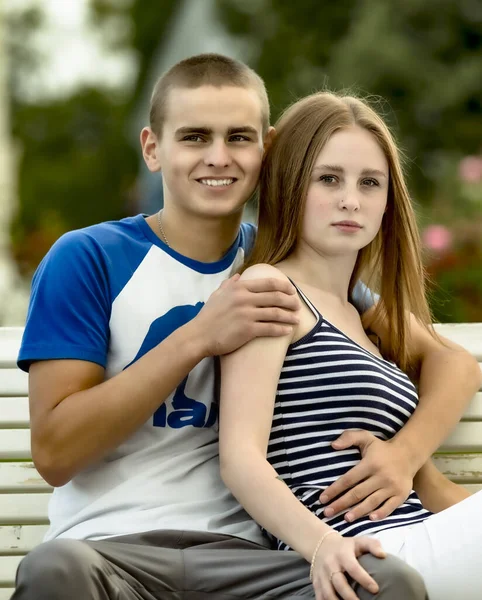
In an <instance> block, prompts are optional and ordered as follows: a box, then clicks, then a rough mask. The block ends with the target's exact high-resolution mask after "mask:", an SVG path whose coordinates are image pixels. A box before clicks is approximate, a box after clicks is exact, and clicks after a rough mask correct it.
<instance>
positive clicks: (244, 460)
mask: <svg viewBox="0 0 482 600" xmlns="http://www.w3.org/2000/svg"><path fill="white" fill-rule="evenodd" d="M267 271H269V272H267ZM263 276H264V277H284V275H282V274H281V273H280V272H279V271H278V270H277V269H274V267H269V266H267V265H255V266H254V267H251V268H250V269H248V270H246V271H245V273H243V278H256V277H263ZM292 337H293V336H292V335H287V336H284V337H281V338H257V339H255V340H253V341H251V342H249V343H248V344H246V345H244V346H243V347H241V348H240V349H238V350H237V351H236V352H233V353H231V354H228V355H226V356H223V357H222V358H221V405H220V432H219V443H220V445H219V453H220V464H221V476H222V478H223V481H224V482H225V484H226V485H227V486H228V487H229V488H230V490H231V491H232V493H233V494H234V496H235V497H236V498H237V499H238V500H239V502H240V503H241V504H242V505H243V507H244V508H245V509H246V510H247V512H248V513H249V514H250V515H251V516H252V517H253V518H254V519H255V520H256V521H257V522H258V523H259V524H260V525H262V526H263V527H264V528H266V529H267V530H268V531H269V532H270V533H272V534H273V535H274V536H276V537H277V538H278V539H281V540H283V541H284V542H286V543H287V544H289V545H290V546H291V547H292V548H293V549H294V550H296V551H297V552H299V553H300V554H301V555H302V556H303V557H304V558H305V559H306V560H307V561H308V562H311V561H312V558H313V554H314V553H316V564H315V561H314V560H313V567H312V568H313V572H314V577H313V581H314V585H315V589H317V587H316V586H318V589H320V590H321V589H324V590H328V591H327V593H331V594H332V593H333V587H332V582H331V577H330V575H331V574H332V573H334V572H346V573H349V574H350V575H351V576H352V577H353V578H354V579H355V580H356V581H358V582H359V583H360V584H361V585H362V586H363V587H365V588H366V589H369V590H370V591H372V593H376V590H377V585H376V583H375V581H374V580H373V579H372V578H371V577H370V576H369V575H368V573H367V572H366V571H365V570H364V569H363V568H362V567H361V565H360V564H359V563H358V561H357V560H356V557H357V556H359V555H360V554H363V553H365V552H371V553H372V554H374V555H375V556H379V557H383V556H384V553H383V551H382V550H381V546H380V545H379V544H378V543H373V542H376V540H374V539H372V538H366V537H358V538H343V537H341V536H340V535H338V534H337V535H332V536H331V535H330V537H329V538H327V541H326V543H323V544H322V547H321V548H320V545H319V542H320V541H321V539H322V536H324V535H325V534H326V533H328V532H332V531H333V530H332V529H331V528H330V527H329V526H328V525H326V524H325V523H323V521H322V520H320V519H318V517H316V515H314V514H313V513H311V512H310V511H309V510H308V509H307V508H306V507H305V506H303V504H301V503H300V502H299V501H298V499H297V498H296V497H295V496H294V495H293V493H292V492H291V490H290V489H289V488H288V486H286V485H285V483H283V481H281V480H279V479H277V473H276V471H275V470H274V469H273V467H272V466H271V465H270V464H269V462H268V461H267V459H266V452H267V447H268V441H269V436H270V431H271V424H272V419H273V407H274V402H275V397H276V390H277V386H278V380H279V375H280V371H281V368H282V365H283V362H284V358H285V355H286V351H287V349H288V346H289V344H290V343H291V339H292ZM342 585H344V586H346V588H345V589H343V590H338V591H339V592H340V593H341V594H342V597H343V598H347V599H351V598H353V599H354V598H356V596H355V595H354V593H353V591H352V590H351V589H350V588H349V586H348V583H347V582H346V580H345V579H344V578H343V583H342ZM327 597H328V596H327Z"/></svg>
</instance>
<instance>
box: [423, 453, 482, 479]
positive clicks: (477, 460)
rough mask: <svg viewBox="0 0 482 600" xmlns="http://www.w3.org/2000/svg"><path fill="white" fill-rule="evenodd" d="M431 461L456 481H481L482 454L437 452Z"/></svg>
mask: <svg viewBox="0 0 482 600" xmlns="http://www.w3.org/2000/svg"><path fill="white" fill-rule="evenodd" d="M433 461H434V463H435V465H436V467H437V468H438V469H439V471H441V472H442V473H443V474H444V475H445V476H446V477H448V478H449V479H451V480H452V481H455V482H456V483H464V484H466V483H482V454H439V455H437V456H434V458H433Z"/></svg>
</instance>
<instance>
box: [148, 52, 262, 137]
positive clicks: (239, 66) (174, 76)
mask: <svg viewBox="0 0 482 600" xmlns="http://www.w3.org/2000/svg"><path fill="white" fill-rule="evenodd" d="M202 85H213V86H215V87H221V86H235V87H243V88H253V89H254V90H255V91H256V92H257V93H258V95H259V99H260V102H261V119H262V125H263V133H266V131H267V130H268V127H269V101H268V94H267V92H266V86H265V84H264V81H263V80H262V79H261V77H260V76H259V75H258V74H257V73H255V72H254V71H253V69H251V68H250V67H248V65H245V64H244V63H242V62H241V61H239V60H236V59H234V58H230V57H228V56H223V55H222V54H197V55H196V56H191V57H190V58H186V59H184V60H181V62H178V63H177V64H175V65H174V66H173V67H171V68H170V69H169V71H167V72H166V73H164V75H162V76H161V77H160V78H159V80H158V81H157V83H156V85H155V86H154V91H153V92H152V96H151V105H150V111H149V121H150V126H151V129H152V131H153V132H154V133H155V134H156V135H158V136H159V135H160V134H161V132H162V127H163V125H164V120H165V116H166V99H167V97H168V93H169V91H170V90H171V89H172V88H175V87H180V88H197V87H201V86H202Z"/></svg>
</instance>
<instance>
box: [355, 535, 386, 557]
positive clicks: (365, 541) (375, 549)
mask: <svg viewBox="0 0 482 600" xmlns="http://www.w3.org/2000/svg"><path fill="white" fill-rule="evenodd" d="M354 540H355V554H356V556H361V555H362V554H367V553H370V554H373V556H376V557H377V558H385V557H386V555H387V553H386V552H385V550H384V549H383V546H382V545H381V543H380V542H379V541H378V540H377V539H375V538H372V537H356V538H354Z"/></svg>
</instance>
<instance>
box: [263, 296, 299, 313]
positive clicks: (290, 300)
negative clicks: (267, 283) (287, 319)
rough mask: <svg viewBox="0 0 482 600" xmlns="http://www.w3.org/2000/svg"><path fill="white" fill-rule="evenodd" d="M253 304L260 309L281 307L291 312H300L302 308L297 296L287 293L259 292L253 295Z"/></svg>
mask: <svg viewBox="0 0 482 600" xmlns="http://www.w3.org/2000/svg"><path fill="white" fill-rule="evenodd" d="M252 301H253V304H255V305H256V306H258V307H260V308H264V307H270V306H279V307H281V308H286V309H288V310H291V311H295V310H298V309H299V308H300V302H299V300H298V297H297V296H292V295H291V294H286V293H285V292H280V291H276V292H258V293H256V294H254V295H253V298H252Z"/></svg>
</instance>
